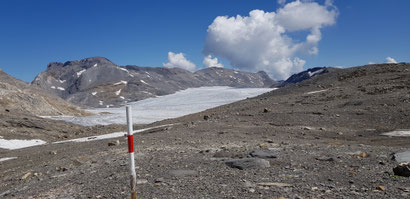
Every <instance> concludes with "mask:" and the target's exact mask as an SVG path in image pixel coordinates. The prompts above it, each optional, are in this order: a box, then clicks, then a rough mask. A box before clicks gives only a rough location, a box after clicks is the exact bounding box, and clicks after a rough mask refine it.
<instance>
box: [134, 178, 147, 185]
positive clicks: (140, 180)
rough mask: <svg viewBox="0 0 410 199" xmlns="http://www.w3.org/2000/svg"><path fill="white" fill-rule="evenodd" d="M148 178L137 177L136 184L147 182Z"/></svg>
mask: <svg viewBox="0 0 410 199" xmlns="http://www.w3.org/2000/svg"><path fill="white" fill-rule="evenodd" d="M147 183H148V180H146V179H137V184H147Z"/></svg>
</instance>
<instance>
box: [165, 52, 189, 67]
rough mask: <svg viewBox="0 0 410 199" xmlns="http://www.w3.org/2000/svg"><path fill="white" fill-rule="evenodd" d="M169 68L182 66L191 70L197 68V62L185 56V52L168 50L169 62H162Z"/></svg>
mask: <svg viewBox="0 0 410 199" xmlns="http://www.w3.org/2000/svg"><path fill="white" fill-rule="evenodd" d="M162 65H163V66H164V67H167V68H182V69H185V70H189V71H194V70H195V67H196V66H195V64H194V63H192V62H191V61H189V60H188V59H187V58H185V55H184V54H183V53H173V52H168V63H164V64H162Z"/></svg>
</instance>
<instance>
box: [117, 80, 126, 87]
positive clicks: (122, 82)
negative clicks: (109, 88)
mask: <svg viewBox="0 0 410 199" xmlns="http://www.w3.org/2000/svg"><path fill="white" fill-rule="evenodd" d="M120 84H125V85H126V84H128V82H127V81H124V80H121V81H120V82H117V83H115V84H114V86H117V85H120Z"/></svg>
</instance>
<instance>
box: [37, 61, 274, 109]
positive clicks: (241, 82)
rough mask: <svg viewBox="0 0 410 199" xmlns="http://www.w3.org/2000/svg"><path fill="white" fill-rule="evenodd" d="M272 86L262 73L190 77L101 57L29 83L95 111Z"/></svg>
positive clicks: (52, 68) (54, 67)
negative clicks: (207, 91) (185, 93)
mask: <svg viewBox="0 0 410 199" xmlns="http://www.w3.org/2000/svg"><path fill="white" fill-rule="evenodd" d="M275 83H276V82H275V81H273V80H272V79H270V78H269V76H268V75H267V74H266V73H265V72H258V73H249V72H240V71H235V70H232V69H224V68H206V69H202V70H199V71H197V72H195V73H192V72H189V71H187V70H184V69H180V68H159V67H139V66H132V65H127V66H118V65H116V64H114V63H113V62H111V61H110V60H108V59H106V58H104V57H92V58H87V59H82V60H77V61H68V62H65V63H60V62H52V63H50V64H49V65H48V66H47V70H46V71H44V72H41V73H40V74H39V75H37V77H36V78H35V79H34V81H33V82H32V84H34V85H38V86H39V87H41V88H43V89H45V90H47V91H48V92H50V93H54V94H57V95H58V96H60V97H61V98H63V99H66V100H68V101H69V102H71V103H74V104H76V105H79V106H83V107H98V108H105V107H118V106H120V105H123V104H125V103H127V102H130V101H138V100H142V99H146V98H150V97H156V96H162V95H167V94H172V93H175V92H176V91H179V90H184V89H187V88H196V87H202V86H231V87H248V88H262V87H270V86H272V85H273V84H275Z"/></svg>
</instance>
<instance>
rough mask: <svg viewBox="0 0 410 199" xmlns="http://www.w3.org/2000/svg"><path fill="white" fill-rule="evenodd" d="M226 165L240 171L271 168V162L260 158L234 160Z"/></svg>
mask: <svg viewBox="0 0 410 199" xmlns="http://www.w3.org/2000/svg"><path fill="white" fill-rule="evenodd" d="M225 164H226V165H227V166H229V167H231V168H236V169H240V170H243V169H254V168H269V167H270V163H269V161H267V160H264V159H260V158H243V159H233V160H228V161H226V162H225Z"/></svg>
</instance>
